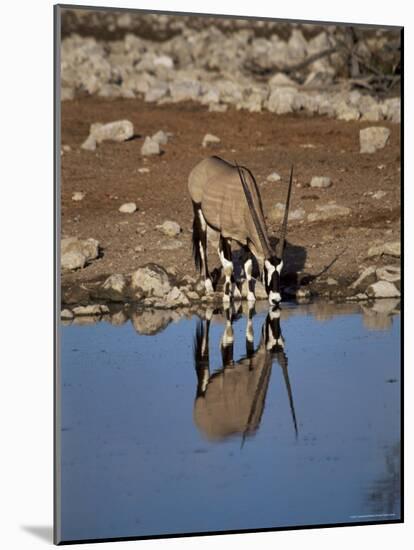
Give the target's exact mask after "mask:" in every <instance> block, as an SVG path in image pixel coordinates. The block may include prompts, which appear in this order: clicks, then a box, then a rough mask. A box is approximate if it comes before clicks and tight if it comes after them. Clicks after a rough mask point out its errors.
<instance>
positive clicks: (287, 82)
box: [269, 73, 295, 88]
mask: <svg viewBox="0 0 414 550" xmlns="http://www.w3.org/2000/svg"><path fill="white" fill-rule="evenodd" d="M269 86H270V88H278V87H279V86H290V87H291V88H293V87H294V86H295V82H294V81H293V80H292V79H291V78H289V77H288V76H287V75H285V74H284V73H276V74H275V75H274V76H272V78H271V79H270V80H269Z"/></svg>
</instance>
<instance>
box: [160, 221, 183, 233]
mask: <svg viewBox="0 0 414 550" xmlns="http://www.w3.org/2000/svg"><path fill="white" fill-rule="evenodd" d="M157 229H159V230H160V231H161V232H162V233H164V235H167V236H168V237H176V236H177V235H179V234H180V233H181V227H180V226H179V225H178V223H177V222H173V221H170V220H166V221H165V222H164V223H163V224H162V225H157Z"/></svg>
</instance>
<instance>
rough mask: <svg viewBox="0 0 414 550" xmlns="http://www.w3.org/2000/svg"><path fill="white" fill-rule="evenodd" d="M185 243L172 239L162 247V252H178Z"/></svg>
mask: <svg viewBox="0 0 414 550" xmlns="http://www.w3.org/2000/svg"><path fill="white" fill-rule="evenodd" d="M182 247H183V243H182V242H181V241H178V240H177V239H171V240H169V241H167V242H165V243H163V244H162V245H161V250H177V249H178V248H182Z"/></svg>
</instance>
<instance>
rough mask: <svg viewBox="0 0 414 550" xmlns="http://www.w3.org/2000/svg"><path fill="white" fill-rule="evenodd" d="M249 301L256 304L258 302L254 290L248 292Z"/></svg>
mask: <svg viewBox="0 0 414 550" xmlns="http://www.w3.org/2000/svg"><path fill="white" fill-rule="evenodd" d="M247 301H248V302H249V304H254V303H255V302H256V296H255V295H254V294H253V292H248V293H247Z"/></svg>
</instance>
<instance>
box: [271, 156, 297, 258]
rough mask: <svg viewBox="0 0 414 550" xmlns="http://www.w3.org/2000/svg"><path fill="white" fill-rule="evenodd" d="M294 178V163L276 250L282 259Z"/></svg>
mask: <svg viewBox="0 0 414 550" xmlns="http://www.w3.org/2000/svg"><path fill="white" fill-rule="evenodd" d="M292 180H293V165H292V168H291V170H290V180H289V189H288V193H287V197H286V206H285V215H284V217H283V223H282V229H281V231H280V238H279V242H278V243H277V247H276V250H275V254H276V256H277V257H278V258H280V259H282V257H283V249H284V247H285V239H286V231H287V222H288V214H289V203H290V192H291V190H292Z"/></svg>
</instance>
